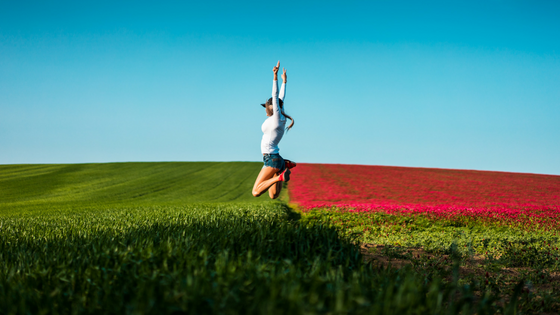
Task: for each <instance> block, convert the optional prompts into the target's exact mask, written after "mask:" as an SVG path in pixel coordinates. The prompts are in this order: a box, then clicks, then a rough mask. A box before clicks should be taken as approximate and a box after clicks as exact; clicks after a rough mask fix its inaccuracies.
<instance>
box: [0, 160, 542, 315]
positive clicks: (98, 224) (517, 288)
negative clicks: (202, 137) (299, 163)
mask: <svg viewBox="0 0 560 315" xmlns="http://www.w3.org/2000/svg"><path fill="white" fill-rule="evenodd" d="M261 165H262V164H260V163H110V164H75V165H3V166H0V314H99V313H108V314H208V313H216V314H286V313H293V314H428V313H429V314H459V313H460V314H474V313H477V314H494V313H501V314H519V310H520V306H523V305H529V306H530V307H526V308H525V309H523V313H531V312H532V311H531V310H536V308H534V305H533V304H534V303H533V304H527V303H528V302H527V301H529V302H531V301H532V300H530V299H534V297H528V296H524V295H522V290H523V285H524V284H523V283H519V284H515V283H513V284H511V287H512V288H511V290H512V291H511V292H505V293H504V292H500V290H494V289H492V288H491V287H488V288H487V290H483V291H480V290H479V289H480V288H479V287H475V286H472V285H468V284H465V283H463V282H461V281H460V272H459V271H460V270H459V267H460V266H459V265H460V261H461V257H462V256H461V255H462V254H461V252H460V251H454V250H451V251H450V252H449V253H448V254H449V257H450V260H451V261H452V262H454V263H452V264H451V265H450V269H449V270H447V271H445V272H444V271H441V272H439V271H438V272H435V271H434V272H430V273H429V274H428V273H426V272H419V271H418V270H417V269H414V268H413V267H412V266H405V267H403V268H401V269H393V268H390V267H384V266H382V265H380V264H369V263H366V262H364V256H362V253H361V251H360V247H359V238H360V237H361V236H360V235H358V236H356V235H354V234H352V233H344V232H341V230H340V229H339V228H338V227H337V226H335V225H333V224H332V222H330V221H329V220H327V219H325V217H320V218H317V219H314V218H313V217H310V216H306V217H305V219H301V218H300V217H301V215H300V214H299V213H297V212H294V211H293V210H292V209H291V208H290V207H288V206H287V195H286V194H285V192H284V195H283V196H282V197H281V198H280V200H279V201H272V200H270V199H269V198H268V197H267V196H262V197H260V198H254V197H252V196H251V188H252V185H253V181H254V179H255V177H256V175H257V174H258V172H259V170H260V168H261ZM327 221H328V222H327ZM393 255H394V253H393ZM434 270H435V269H434ZM503 294H506V295H503ZM504 296H505V298H504ZM533 302H534V301H533ZM523 303H525V304H523Z"/></svg>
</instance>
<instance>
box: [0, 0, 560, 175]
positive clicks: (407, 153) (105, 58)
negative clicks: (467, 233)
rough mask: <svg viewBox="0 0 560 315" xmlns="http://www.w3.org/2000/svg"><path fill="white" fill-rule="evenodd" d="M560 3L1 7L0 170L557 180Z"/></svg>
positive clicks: (559, 171) (559, 169)
mask: <svg viewBox="0 0 560 315" xmlns="http://www.w3.org/2000/svg"><path fill="white" fill-rule="evenodd" d="M559 3H560V2H558V1H492V0H490V1H489V0H486V1H436V2H431V1H351V0H348V1H316V2H308V1H277V2H271V1H254V2H243V1H167V2H161V1H151V2H142V1H130V2H121V1H118V2H117V1H0V164H20V163H83V162H115V161H260V160H261V153H260V138H261V135H262V133H261V129H260V128H261V124H262V122H263V121H264V119H265V118H266V116H265V113H264V109H263V108H262V107H261V106H259V104H260V103H262V102H264V101H265V100H266V99H267V98H268V97H270V94H271V87H272V82H271V81H272V71H271V70H272V67H273V66H274V65H275V64H276V61H277V60H280V61H281V67H286V68H287V70H288V81H289V82H288V88H287V96H286V112H287V113H288V114H290V115H291V116H293V117H294V119H295V120H296V122H295V126H294V128H293V129H292V130H291V131H290V132H288V133H287V134H286V135H285V136H284V138H283V140H282V142H281V143H280V148H281V151H280V153H281V154H282V155H283V156H284V157H285V158H290V159H293V160H295V161H298V162H314V163H349V164H372V165H396V166H418V167H437V168H459V169H478V170H498V171H513V172H530V173H544V174H560V39H559V38H560V37H559V34H560V4H559Z"/></svg>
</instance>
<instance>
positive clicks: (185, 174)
mask: <svg viewBox="0 0 560 315" xmlns="http://www.w3.org/2000/svg"><path fill="white" fill-rule="evenodd" d="M261 167H262V164H261V163H255V162H146V163H99V164H45V165H0V213H8V212H11V210H17V211H21V210H24V209H29V210H31V209H46V208H53V209H55V208H56V209H59V208H61V207H63V208H67V207H70V208H84V207H91V206H96V207H98V206H100V205H111V206H131V205H144V206H145V205H151V204H153V205H156V204H157V205H161V204H167V205H179V204H185V203H193V202H230V201H235V202H264V201H267V198H264V197H263V198H254V197H253V196H252V195H251V188H252V186H253V183H254V180H255V178H256V176H257V174H258V172H259V170H260V168H261Z"/></svg>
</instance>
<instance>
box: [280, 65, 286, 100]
mask: <svg viewBox="0 0 560 315" xmlns="http://www.w3.org/2000/svg"><path fill="white" fill-rule="evenodd" d="M283 70H284V73H282V86H281V87H280V95H278V98H279V99H281V100H282V102H283V101H284V98H285V97H286V83H288V75H287V74H286V69H285V68H284V69H283Z"/></svg>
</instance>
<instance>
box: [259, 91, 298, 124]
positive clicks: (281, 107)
mask: <svg viewBox="0 0 560 315" xmlns="http://www.w3.org/2000/svg"><path fill="white" fill-rule="evenodd" d="M278 104H279V105H280V112H281V113H282V115H284V116H286V118H288V119H290V120H291V121H292V123H291V124H290V125H289V126H288V127H287V128H286V130H290V129H292V127H293V126H294V119H293V118H292V117H291V116H290V115H287V114H286V113H284V101H282V100H281V99H278ZM261 105H262V106H263V107H265V108H266V106H271V105H272V97H271V98H269V99H268V100H267V101H266V103H264V104H261Z"/></svg>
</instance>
